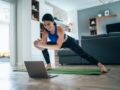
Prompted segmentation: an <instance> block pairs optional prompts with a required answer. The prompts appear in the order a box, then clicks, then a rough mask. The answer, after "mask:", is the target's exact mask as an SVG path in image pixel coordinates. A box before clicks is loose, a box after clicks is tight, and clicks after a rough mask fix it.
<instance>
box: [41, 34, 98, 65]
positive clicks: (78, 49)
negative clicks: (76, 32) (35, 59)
mask: <svg viewBox="0 0 120 90" xmlns="http://www.w3.org/2000/svg"><path fill="white" fill-rule="evenodd" d="M47 44H49V45H54V44H56V43H52V42H48V43H47ZM61 48H69V49H71V50H72V51H74V52H75V53H76V54H78V55H79V56H80V57H82V58H84V59H86V60H88V61H89V62H91V63H93V64H95V65H97V64H98V60H96V59H95V58H94V57H92V56H90V55H89V54H87V53H86V52H85V51H84V50H83V49H82V48H81V47H80V46H79V45H78V44H77V43H76V42H75V39H74V38H72V37H70V36H68V39H67V40H66V41H65V42H64V43H63V45H62V47H61ZM42 53H43V56H44V58H45V61H46V63H47V64H50V56H49V53H48V50H47V49H44V50H43V51H42Z"/></svg>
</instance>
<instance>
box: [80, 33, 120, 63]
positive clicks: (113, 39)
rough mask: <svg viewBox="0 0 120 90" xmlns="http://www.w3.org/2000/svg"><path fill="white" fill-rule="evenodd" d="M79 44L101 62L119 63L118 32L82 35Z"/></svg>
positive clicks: (119, 44)
mask: <svg viewBox="0 0 120 90" xmlns="http://www.w3.org/2000/svg"><path fill="white" fill-rule="evenodd" d="M81 44H82V48H83V49H84V50H85V51H86V52H87V53H89V54H90V55H92V56H94V57H95V58H96V59H97V60H99V61H101V62H102V63H104V64H120V33H109V34H103V35H97V36H82V40H81ZM87 63H89V62H87Z"/></svg>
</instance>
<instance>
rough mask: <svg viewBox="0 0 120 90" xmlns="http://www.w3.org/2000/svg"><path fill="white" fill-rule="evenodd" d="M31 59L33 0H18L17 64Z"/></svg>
mask: <svg viewBox="0 0 120 90" xmlns="http://www.w3.org/2000/svg"><path fill="white" fill-rule="evenodd" d="M26 60H31V0H18V2H17V61H18V62H17V64H18V65H23V63H24V62H23V61H26Z"/></svg>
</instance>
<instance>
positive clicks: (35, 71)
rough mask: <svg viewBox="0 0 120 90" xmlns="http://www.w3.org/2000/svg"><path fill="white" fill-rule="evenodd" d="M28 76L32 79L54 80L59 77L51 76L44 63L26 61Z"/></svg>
mask: <svg viewBox="0 0 120 90" xmlns="http://www.w3.org/2000/svg"><path fill="white" fill-rule="evenodd" d="M24 63H25V66H26V69H27V72H28V75H29V76H30V77H31V78H53V77H57V76H58V75H49V74H48V73H47V70H46V68H45V65H44V62H43V61H24Z"/></svg>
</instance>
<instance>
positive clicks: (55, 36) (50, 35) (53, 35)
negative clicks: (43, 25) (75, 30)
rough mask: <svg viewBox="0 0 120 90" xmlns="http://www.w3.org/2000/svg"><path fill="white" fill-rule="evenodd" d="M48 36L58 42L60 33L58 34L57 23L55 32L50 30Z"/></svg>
mask: <svg viewBox="0 0 120 90" xmlns="http://www.w3.org/2000/svg"><path fill="white" fill-rule="evenodd" d="M47 32H48V37H49V39H50V41H51V42H53V43H57V40H58V35H57V25H55V32H54V34H51V33H50V31H48V30H47ZM64 38H65V34H64Z"/></svg>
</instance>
